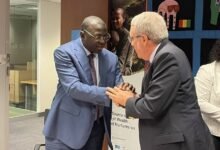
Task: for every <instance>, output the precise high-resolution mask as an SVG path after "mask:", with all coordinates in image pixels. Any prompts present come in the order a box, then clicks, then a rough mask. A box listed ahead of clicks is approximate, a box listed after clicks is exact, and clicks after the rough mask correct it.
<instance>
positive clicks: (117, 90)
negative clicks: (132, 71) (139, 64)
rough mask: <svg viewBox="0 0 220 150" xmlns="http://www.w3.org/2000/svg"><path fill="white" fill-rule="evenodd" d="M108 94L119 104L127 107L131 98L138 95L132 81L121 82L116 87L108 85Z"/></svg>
mask: <svg viewBox="0 0 220 150" xmlns="http://www.w3.org/2000/svg"><path fill="white" fill-rule="evenodd" d="M106 94H107V95H108V97H109V98H110V99H111V100H112V101H113V102H114V103H115V104H116V105H117V106H121V107H125V105H126V102H127V100H128V99H129V98H131V97H135V96H136V92H135V88H134V86H133V85H132V84H130V83H121V84H120V85H118V86H115V87H114V88H111V87H107V91H106Z"/></svg>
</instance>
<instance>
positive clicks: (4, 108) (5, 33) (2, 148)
mask: <svg viewBox="0 0 220 150" xmlns="http://www.w3.org/2000/svg"><path fill="white" fill-rule="evenodd" d="M8 18H9V1H8V0H1V1H0V20H1V21H0V59H1V60H2V59H3V56H5V55H6V53H7V52H8V46H9V44H8V42H9V28H8V27H9V19H8ZM1 60H0V62H1V63H0V150H8V143H9V142H8V140H9V137H8V130H9V129H8V128H9V119H8V102H9V97H8V96H9V90H8V89H9V87H8V76H7V74H6V69H7V65H8V64H7V63H6V62H3V61H1Z"/></svg>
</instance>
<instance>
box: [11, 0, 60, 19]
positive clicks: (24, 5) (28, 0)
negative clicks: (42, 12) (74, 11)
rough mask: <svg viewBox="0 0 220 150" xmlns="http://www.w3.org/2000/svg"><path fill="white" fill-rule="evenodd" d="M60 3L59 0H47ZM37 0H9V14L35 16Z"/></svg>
mask: <svg viewBox="0 0 220 150" xmlns="http://www.w3.org/2000/svg"><path fill="white" fill-rule="evenodd" d="M47 1H50V2H56V3H60V1H61V0H47ZM38 2H39V0H10V14H11V15H12V16H32V17H36V16H37V9H38Z"/></svg>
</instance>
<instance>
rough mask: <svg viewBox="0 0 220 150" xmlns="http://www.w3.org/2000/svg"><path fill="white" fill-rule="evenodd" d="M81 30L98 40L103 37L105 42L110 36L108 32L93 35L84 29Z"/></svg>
mask: <svg viewBox="0 0 220 150" xmlns="http://www.w3.org/2000/svg"><path fill="white" fill-rule="evenodd" d="M83 31H85V32H86V33H87V34H88V35H90V36H91V37H93V38H94V39H95V40H96V41H100V40H102V39H103V40H104V41H105V42H107V41H108V40H109V39H110V38H111V35H110V34H109V33H106V34H105V35H93V34H92V33H90V32H89V31H87V30H86V29H84V30H83Z"/></svg>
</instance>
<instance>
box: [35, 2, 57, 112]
mask: <svg viewBox="0 0 220 150" xmlns="http://www.w3.org/2000/svg"><path fill="white" fill-rule="evenodd" d="M60 14H61V4H60V3H56V2H49V1H46V0H39V9H38V40H37V41H38V44H37V49H38V50H37V103H38V104H37V111H38V112H42V111H44V109H45V108H50V105H51V102H52V99H53V97H54V94H55V91H56V85H57V75H56V72H55V66H54V59H53V52H54V50H55V48H57V47H58V46H59V45H60V28H61V27H60V24H61V22H60V20H61V19H60V18H61V17H60Z"/></svg>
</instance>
